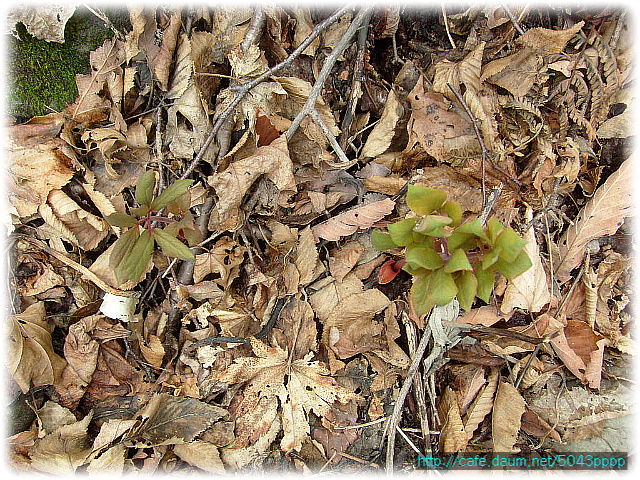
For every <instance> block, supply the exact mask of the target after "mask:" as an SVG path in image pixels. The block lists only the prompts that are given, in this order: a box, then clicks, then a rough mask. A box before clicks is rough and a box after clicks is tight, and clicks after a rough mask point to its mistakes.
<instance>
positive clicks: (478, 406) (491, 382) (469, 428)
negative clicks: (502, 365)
mask: <svg viewBox="0 0 640 480" xmlns="http://www.w3.org/2000/svg"><path fill="white" fill-rule="evenodd" d="M499 376H500V375H499V372H498V369H496V368H492V369H491V373H490V374H489V378H487V383H486V385H484V387H483V388H482V390H480V392H479V393H478V395H477V396H476V398H475V399H474V400H473V403H471V405H470V406H469V408H467V411H466V413H465V415H464V418H463V421H464V430H465V432H466V434H467V441H469V440H471V438H472V437H473V432H474V431H475V430H476V428H478V425H480V423H481V422H482V421H483V420H484V419H485V417H486V416H487V415H488V414H489V412H491V410H492V409H493V397H494V395H495V393H496V389H497V388H498V378H499Z"/></svg>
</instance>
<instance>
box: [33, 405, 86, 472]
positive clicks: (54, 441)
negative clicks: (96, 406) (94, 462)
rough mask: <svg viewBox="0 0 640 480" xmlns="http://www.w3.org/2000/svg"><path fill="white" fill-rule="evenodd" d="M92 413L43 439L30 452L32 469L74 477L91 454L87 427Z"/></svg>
mask: <svg viewBox="0 0 640 480" xmlns="http://www.w3.org/2000/svg"><path fill="white" fill-rule="evenodd" d="M92 416H93V414H92V413H89V414H88V415H86V416H85V417H84V418H83V419H82V420H81V421H79V422H75V423H72V424H71V425H65V426H63V427H60V428H58V429H57V430H55V431H54V432H52V433H50V434H49V435H47V436H45V437H44V438H42V439H41V440H40V441H39V442H38V443H37V444H36V445H35V447H34V448H33V450H32V451H31V452H30V454H29V456H30V457H31V467H33V468H35V469H36V470H39V471H41V472H44V473H49V474H55V475H73V474H74V473H75V471H76V468H78V467H79V466H80V465H82V464H83V463H84V461H85V459H86V458H87V456H88V455H89V454H90V453H91V441H90V439H89V436H88V435H87V427H88V425H89V422H90V421H91V417H92Z"/></svg>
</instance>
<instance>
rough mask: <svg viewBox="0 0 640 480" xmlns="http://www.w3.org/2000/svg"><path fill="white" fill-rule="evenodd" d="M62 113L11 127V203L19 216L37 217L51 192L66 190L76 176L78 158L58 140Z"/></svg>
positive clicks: (8, 148)
mask: <svg viewBox="0 0 640 480" xmlns="http://www.w3.org/2000/svg"><path fill="white" fill-rule="evenodd" d="M63 123H64V119H63V116H62V114H58V113H56V114H50V115H46V116H44V117H34V118H32V119H31V120H30V121H29V122H27V123H24V124H21V125H14V126H11V127H9V128H8V129H7V130H8V141H7V153H8V158H9V168H8V170H9V184H8V190H9V202H10V203H11V205H12V206H13V207H14V208H15V210H16V211H17V214H18V216H20V217H26V216H29V215H32V214H34V213H35V212H36V211H37V209H38V206H39V205H41V204H42V203H44V202H45V201H46V199H47V196H48V195H49V192H50V191H51V190H54V189H57V188H62V187H63V186H64V185H66V184H67V182H68V181H69V180H71V177H73V169H72V166H73V165H74V164H75V163H76V161H77V159H76V155H75V153H74V152H73V150H72V149H71V147H70V146H69V145H68V144H67V143H65V142H64V141H63V140H62V139H60V138H58V134H59V133H60V129H61V128H62V124H63Z"/></svg>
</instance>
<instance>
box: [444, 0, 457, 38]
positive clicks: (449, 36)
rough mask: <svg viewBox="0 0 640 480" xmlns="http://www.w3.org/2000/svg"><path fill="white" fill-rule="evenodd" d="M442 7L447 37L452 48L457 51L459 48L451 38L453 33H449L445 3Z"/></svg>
mask: <svg viewBox="0 0 640 480" xmlns="http://www.w3.org/2000/svg"><path fill="white" fill-rule="evenodd" d="M440 5H442V18H444V29H445V30H446V31H447V37H448V38H449V42H450V43H451V46H452V47H453V49H454V50H455V49H456V48H458V47H456V44H455V42H454V41H453V38H452V37H451V32H450V31H449V21H448V20H447V10H446V8H445V7H444V2H442V3H441V4H440Z"/></svg>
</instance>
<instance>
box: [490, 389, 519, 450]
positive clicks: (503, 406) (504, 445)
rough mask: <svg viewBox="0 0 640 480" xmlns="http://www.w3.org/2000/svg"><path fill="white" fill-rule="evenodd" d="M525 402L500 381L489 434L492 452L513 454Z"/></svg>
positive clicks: (516, 391)
mask: <svg viewBox="0 0 640 480" xmlns="http://www.w3.org/2000/svg"><path fill="white" fill-rule="evenodd" d="M525 405H526V404H525V401H524V399H523V398H522V396H521V395H520V392H518V390H517V389H516V388H515V387H514V386H513V385H511V384H510V383H508V382H505V381H504V380H501V381H500V383H499V385H498V390H497V391H496V398H495V400H494V402H493V415H492V417H491V433H492V442H493V451H494V452H505V453H512V452H513V453H515V452H518V451H519V450H517V449H515V448H514V445H515V443H516V441H517V439H518V432H519V431H520V419H521V418H522V414H523V413H524V411H525Z"/></svg>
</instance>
